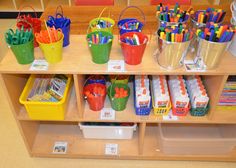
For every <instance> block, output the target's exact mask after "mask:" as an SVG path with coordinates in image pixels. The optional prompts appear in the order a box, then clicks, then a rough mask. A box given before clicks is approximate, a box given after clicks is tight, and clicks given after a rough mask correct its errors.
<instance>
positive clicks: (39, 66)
mask: <svg viewBox="0 0 236 168" xmlns="http://www.w3.org/2000/svg"><path fill="white" fill-rule="evenodd" d="M29 70H30V71H47V70H48V62H47V61H46V60H44V59H41V60H34V62H33V63H32V64H31V66H30V69H29Z"/></svg>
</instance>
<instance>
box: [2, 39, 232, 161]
mask: <svg viewBox="0 0 236 168" xmlns="http://www.w3.org/2000/svg"><path fill="white" fill-rule="evenodd" d="M78 45H79V47H78ZM155 46H156V41H155V37H153V38H152V40H151V41H150V43H149V45H148V46H147V48H146V51H145V53H144V57H143V61H142V63H141V64H140V65H137V66H129V65H126V71H125V72H122V73H116V74H130V75H135V74H148V75H157V74H159V75H177V74H179V75H192V74H199V75H202V76H203V80H204V82H205V85H206V88H207V90H208V94H209V97H210V99H211V104H210V105H211V109H210V111H209V114H208V115H206V116H204V117H193V116H190V115H187V116H186V117H179V118H178V120H177V121H166V120H163V118H162V117H160V116H155V115H154V114H153V112H151V114H150V115H149V116H146V117H145V116H137V115H136V114H135V111H134V107H133V96H132V95H133V90H132V85H131V96H130V98H129V101H128V104H127V108H126V109H125V110H124V111H121V112H116V119H115V121H107V122H134V123H137V124H138V129H137V130H136V132H135V133H134V137H133V139H131V140H90V139H85V138H83V135H82V132H81V130H80V129H79V127H78V123H80V122H86V121H87V122H102V121H101V120H100V119H99V116H100V112H93V111H91V110H89V108H88V104H87V103H86V102H85V101H84V99H83V96H82V88H83V85H84V82H85V75H87V74H104V75H107V74H114V73H112V72H108V71H107V64H104V65H97V64H94V63H93V62H92V61H91V58H90V53H89V50H88V47H87V44H86V38H85V35H72V36H71V44H70V46H68V47H66V48H64V49H63V60H62V61H61V62H60V63H58V64H55V65H50V66H49V68H48V71H30V70H29V67H30V65H20V64H18V63H17V62H16V59H15V58H14V55H13V54H12V52H11V51H10V50H9V52H8V53H7V55H6V56H5V57H4V58H3V60H2V61H1V63H0V82H1V84H2V85H3V88H4V90H5V94H6V97H7V98H8V101H9V103H10V107H11V110H12V112H13V114H14V117H15V119H16V121H17V123H18V126H19V129H20V131H21V134H22V137H23V138H24V141H25V144H26V146H27V149H28V151H29V154H30V155H31V156H36V157H69V158H106V159H109V158H112V159H152V160H156V159H161V160H216V161H236V150H234V151H232V153H230V154H227V155H204V154H203V155H197V156H196V155H187V156H185V155H184V156H180V155H166V154H163V153H162V152H161V151H159V147H158V143H157V142H158V139H157V134H156V131H157V128H158V126H157V124H158V123H168V124H171V123H179V124H188V123H191V124H236V114H235V112H234V111H219V110H217V109H216V106H217V104H218V100H219V97H220V94H221V91H222V90H223V87H224V84H225V82H226V80H227V77H228V76H229V75H235V74H236V67H235V66H234V65H235V64H236V59H235V58H234V57H233V56H232V55H230V54H229V53H226V54H225V55H224V56H223V57H224V59H223V60H222V61H221V64H220V65H219V68H217V69H215V70H207V71H205V72H197V73H191V72H186V71H185V70H184V68H180V69H177V70H174V71H167V70H164V69H162V68H161V67H160V66H159V65H158V63H157V61H156V58H155V57H154V56H153V53H154V51H155V49H156V47H155ZM35 57H36V58H42V53H41V51H40V50H39V49H38V48H37V49H35ZM110 59H111V60H117V59H118V60H121V59H123V56H122V54H121V48H120V45H119V43H118V39H117V36H115V39H114V42H113V46H112V51H111V56H110ZM30 74H71V75H73V87H72V89H71V92H70V94H69V96H70V99H69V103H68V104H69V105H68V108H67V110H66V114H65V120H64V121H37V120H31V119H30V118H29V117H28V115H27V112H26V110H25V107H24V106H23V105H22V104H20V103H19V97H20V94H21V92H22V90H23V88H24V86H25V84H26V82H27V79H28V78H29V76H30ZM105 107H110V102H109V100H108V99H107V100H106V103H105ZM55 141H67V142H68V152H67V154H65V155H56V154H53V153H52V148H53V145H54V142H55ZM106 143H117V144H118V145H119V155H117V156H107V155H104V146H105V144H106Z"/></svg>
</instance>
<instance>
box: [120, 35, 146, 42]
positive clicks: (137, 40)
mask: <svg viewBox="0 0 236 168" xmlns="http://www.w3.org/2000/svg"><path fill="white" fill-rule="evenodd" d="M146 40H147V39H144V41H143V44H145V43H146ZM121 41H122V42H123V43H126V44H128V45H140V40H139V37H138V35H136V34H133V37H125V38H122V39H121Z"/></svg>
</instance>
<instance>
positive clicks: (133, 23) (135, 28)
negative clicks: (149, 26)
mask: <svg viewBox="0 0 236 168" xmlns="http://www.w3.org/2000/svg"><path fill="white" fill-rule="evenodd" d="M128 9H137V11H138V12H139V13H140V14H141V15H142V19H143V22H141V21H140V20H138V19H136V18H125V19H121V18H122V16H123V15H124V13H125V12H126V10H128ZM145 22H146V18H145V15H144V13H143V11H142V10H141V9H140V8H138V7H137V6H128V7H126V8H124V9H123V10H122V11H121V14H120V16H119V21H118V28H119V30H120V35H122V34H124V33H128V32H141V31H142V29H143V26H144V25H145Z"/></svg>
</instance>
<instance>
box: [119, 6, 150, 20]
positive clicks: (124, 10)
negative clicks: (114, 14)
mask: <svg viewBox="0 0 236 168" xmlns="http://www.w3.org/2000/svg"><path fill="white" fill-rule="evenodd" d="M130 8H135V9H137V10H138V11H139V12H140V13H141V15H142V17H143V23H144V24H146V17H145V15H144V13H143V11H142V10H141V9H140V8H139V7H137V6H127V7H126V8H124V9H123V10H122V11H121V13H120V16H119V19H118V20H119V21H120V20H121V17H122V16H123V15H124V13H125V12H126V10H128V9H130Z"/></svg>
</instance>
